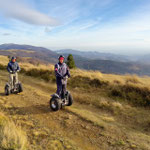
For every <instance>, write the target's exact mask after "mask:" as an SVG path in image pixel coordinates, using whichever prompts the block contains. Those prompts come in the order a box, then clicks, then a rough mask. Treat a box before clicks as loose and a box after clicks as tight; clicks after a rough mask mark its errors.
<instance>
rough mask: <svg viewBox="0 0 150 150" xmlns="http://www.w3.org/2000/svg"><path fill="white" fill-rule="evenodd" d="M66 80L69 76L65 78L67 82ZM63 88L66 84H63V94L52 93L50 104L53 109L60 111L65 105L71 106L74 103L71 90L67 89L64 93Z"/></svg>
mask: <svg viewBox="0 0 150 150" xmlns="http://www.w3.org/2000/svg"><path fill="white" fill-rule="evenodd" d="M64 80H67V77H66V79H63V82H65V81H64ZM63 88H64V86H62V91H61V96H59V95H58V94H56V93H55V94H53V95H51V99H50V102H49V104H50V108H51V109H52V110H53V111H58V110H60V109H61V108H62V107H64V106H71V105H72V104H73V97H72V95H71V93H70V92H69V91H66V93H64V90H63Z"/></svg>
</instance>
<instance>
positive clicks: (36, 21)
mask: <svg viewBox="0 0 150 150" xmlns="http://www.w3.org/2000/svg"><path fill="white" fill-rule="evenodd" d="M0 11H1V12H2V13H3V14H4V15H5V16H6V17H8V18H11V19H16V20H19V21H23V22H25V23H28V24H33V25H40V26H56V25H58V24H59V22H58V21H57V20H56V19H54V18H52V17H50V16H48V15H46V14H43V13H41V12H39V11H37V10H34V9H32V8H30V6H27V5H26V4H23V3H21V2H20V1H19V0H13V1H12V0H5V1H4V0H0Z"/></svg>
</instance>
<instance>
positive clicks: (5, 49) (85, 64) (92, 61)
mask: <svg viewBox="0 0 150 150" xmlns="http://www.w3.org/2000/svg"><path fill="white" fill-rule="evenodd" d="M60 54H63V55H65V56H66V57H67V56H68V54H72V55H73V57H74V59H75V63H76V66H77V67H78V68H81V69H87V70H99V71H101V72H103V73H114V74H126V73H131V74H138V75H149V76H150V60H149V57H150V55H146V56H144V55H143V56H132V57H131V56H124V55H116V54H110V53H100V52H91V51H88V52H82V51H76V50H71V49H70V50H69V49H67V50H58V51H52V50H49V49H47V48H43V47H36V46H31V45H18V44H2V45H0V55H6V56H13V55H15V56H20V57H31V58H33V59H38V60H40V61H42V62H46V63H52V64H54V63H57V61H58V59H57V58H58V56H59V55H60Z"/></svg>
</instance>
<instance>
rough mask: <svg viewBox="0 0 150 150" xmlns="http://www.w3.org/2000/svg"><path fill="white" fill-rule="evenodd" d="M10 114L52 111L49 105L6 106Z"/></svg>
mask: <svg viewBox="0 0 150 150" xmlns="http://www.w3.org/2000/svg"><path fill="white" fill-rule="evenodd" d="M7 110H8V111H9V112H10V114H11V115H33V114H46V113H50V112H53V111H52V110H51V109H50V107H49V105H44V104H41V105H33V106H27V107H11V108H7Z"/></svg>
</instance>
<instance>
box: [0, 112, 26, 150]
mask: <svg viewBox="0 0 150 150" xmlns="http://www.w3.org/2000/svg"><path fill="white" fill-rule="evenodd" d="M26 148H27V137H26V134H25V133H24V132H23V131H22V130H21V128H20V127H17V126H16V125H15V124H14V123H13V122H12V121H10V120H9V119H8V118H7V117H6V116H5V115H4V114H2V113H0V149H11V150H26Z"/></svg>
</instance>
